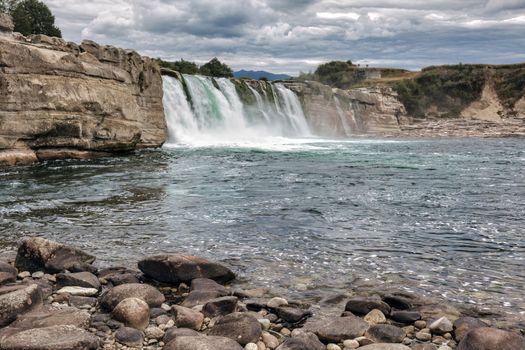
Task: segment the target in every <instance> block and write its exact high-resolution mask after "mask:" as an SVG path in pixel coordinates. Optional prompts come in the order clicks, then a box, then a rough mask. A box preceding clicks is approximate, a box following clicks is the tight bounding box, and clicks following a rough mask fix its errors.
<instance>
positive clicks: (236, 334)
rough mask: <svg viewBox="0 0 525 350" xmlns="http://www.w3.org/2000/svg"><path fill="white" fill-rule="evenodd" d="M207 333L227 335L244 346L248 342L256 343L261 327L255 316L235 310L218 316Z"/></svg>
mask: <svg viewBox="0 0 525 350" xmlns="http://www.w3.org/2000/svg"><path fill="white" fill-rule="evenodd" d="M208 334H209V335H214V336H221V337H227V338H230V339H232V340H235V341H236V342H238V343H239V344H241V345H242V346H245V345H246V344H248V343H256V342H257V341H258V340H259V337H260V336H261V334H262V329H261V325H260V323H259V322H258V321H257V319H256V318H255V317H252V316H250V315H247V314H244V313H240V312H235V313H232V314H229V315H226V316H223V317H221V318H219V319H218V320H217V322H216V323H215V325H214V326H213V327H212V328H211V329H210V330H209V332H208Z"/></svg>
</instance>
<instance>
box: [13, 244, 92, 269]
mask: <svg viewBox="0 0 525 350" xmlns="http://www.w3.org/2000/svg"><path fill="white" fill-rule="evenodd" d="M94 261H95V257H94V256H92V255H89V254H87V253H84V252H83V251H81V250H80V249H77V248H73V247H70V246H67V245H64V244H61V243H57V242H53V241H50V240H47V239H44V238H40V237H33V238H28V239H26V240H24V241H23V242H22V244H21V245H20V247H19V248H18V253H17V255H16V261H15V266H16V267H17V268H18V269H19V270H21V271H30V272H36V271H45V272H48V273H58V272H62V271H65V270H73V269H74V268H75V267H78V266H81V265H83V264H92V263H93V262H94Z"/></svg>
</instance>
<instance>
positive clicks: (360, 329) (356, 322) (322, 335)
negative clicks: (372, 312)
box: [303, 316, 369, 343]
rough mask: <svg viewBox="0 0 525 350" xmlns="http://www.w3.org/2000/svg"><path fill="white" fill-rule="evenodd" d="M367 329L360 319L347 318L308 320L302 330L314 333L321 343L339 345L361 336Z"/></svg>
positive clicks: (366, 325)
mask: <svg viewBox="0 0 525 350" xmlns="http://www.w3.org/2000/svg"><path fill="white" fill-rule="evenodd" d="M368 327H369V326H368V323H366V322H365V321H363V320H362V319H361V318H359V317H356V316H348V317H331V318H324V319H317V320H309V321H307V322H306V324H305V325H304V327H303V329H304V330H305V331H307V332H312V333H314V334H315V335H317V336H318V337H319V339H320V340H321V341H323V342H329V343H340V342H343V341H344V340H346V339H354V338H357V337H360V336H362V335H363V334H365V332H366V331H367V329H368Z"/></svg>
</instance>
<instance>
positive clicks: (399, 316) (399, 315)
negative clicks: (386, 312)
mask: <svg viewBox="0 0 525 350" xmlns="http://www.w3.org/2000/svg"><path fill="white" fill-rule="evenodd" d="M390 318H391V319H392V320H394V321H396V322H399V323H404V324H410V323H414V322H416V321H418V320H420V319H421V313H420V312H419V311H405V310H402V311H392V312H391V314H390Z"/></svg>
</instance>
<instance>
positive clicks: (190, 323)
mask: <svg viewBox="0 0 525 350" xmlns="http://www.w3.org/2000/svg"><path fill="white" fill-rule="evenodd" d="M172 310H173V314H174V315H175V326H177V327H179V328H189V329H193V330H196V331H198V330H200V329H201V327H202V323H203V322H204V315H203V314H202V313H200V312H198V311H195V310H192V309H189V308H187V307H183V306H179V305H175V306H173V307H172Z"/></svg>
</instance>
